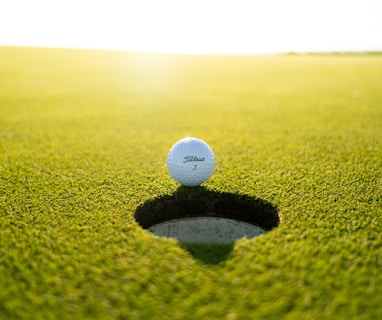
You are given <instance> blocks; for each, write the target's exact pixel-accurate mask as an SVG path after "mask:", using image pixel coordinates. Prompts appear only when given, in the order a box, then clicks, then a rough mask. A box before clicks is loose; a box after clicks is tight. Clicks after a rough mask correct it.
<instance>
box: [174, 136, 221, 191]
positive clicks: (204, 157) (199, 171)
mask: <svg viewBox="0 0 382 320" xmlns="http://www.w3.org/2000/svg"><path fill="white" fill-rule="evenodd" d="M167 169H168V172H169V173H170V175H171V177H172V178H173V179H174V180H175V181H177V182H178V183H180V184H181V185H183V186H186V187H195V186H199V185H201V184H202V183H203V182H205V181H206V180H207V179H208V178H209V177H210V176H211V175H212V173H213V172H214V169H215V156H214V153H213V151H212V149H211V148H210V146H209V145H208V144H207V143H205V142H204V141H202V140H200V139H197V138H190V137H188V138H184V139H182V140H179V141H178V142H177V143H175V144H174V145H173V146H172V147H171V149H170V151H169V153H168V156H167Z"/></svg>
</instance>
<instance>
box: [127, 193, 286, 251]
mask: <svg viewBox="0 0 382 320" xmlns="http://www.w3.org/2000/svg"><path fill="white" fill-rule="evenodd" d="M134 217H135V219H136V221H137V222H138V223H139V224H140V225H141V226H142V228H144V229H147V230H148V231H150V232H152V233H153V234H155V235H157V236H160V237H170V238H176V239H177V240H179V241H180V242H181V243H215V244H228V243H233V242H234V241H235V240H237V239H241V238H244V237H246V238H248V239H250V238H253V237H256V236H259V235H262V234H264V233H266V232H268V231H270V230H271V229H273V228H275V227H277V226H278V224H279V223H280V218H279V214H278V212H277V210H276V207H275V206H273V205H271V204H270V203H269V202H267V201H264V200H262V199H259V198H256V197H250V196H247V195H239V194H233V193H224V192H214V191H209V190H206V189H204V188H203V187H198V188H192V189H190V188H184V187H181V188H179V190H178V191H177V192H176V193H174V194H173V195H169V196H163V197H158V198H156V199H153V200H149V201H147V202H146V203H144V204H143V205H141V206H139V207H138V208H137V210H136V211H135V214H134Z"/></svg>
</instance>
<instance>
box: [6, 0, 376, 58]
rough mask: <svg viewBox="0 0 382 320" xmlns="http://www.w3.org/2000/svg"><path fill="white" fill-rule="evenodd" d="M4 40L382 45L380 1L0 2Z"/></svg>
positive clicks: (122, 45) (186, 47)
mask: <svg viewBox="0 0 382 320" xmlns="http://www.w3.org/2000/svg"><path fill="white" fill-rule="evenodd" d="M0 45H21V46H48V47H77V48H102V49H121V50H133V51H155V52H174V53H275V52H286V51H371V50H379V51H382V0H262V1H258V0H252V1H249V0H231V1H229V0H187V1H183V0H152V1H150V0H133V1H130V0H62V1H57V0H0Z"/></svg>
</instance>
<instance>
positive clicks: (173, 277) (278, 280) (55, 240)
mask: <svg viewBox="0 0 382 320" xmlns="http://www.w3.org/2000/svg"><path fill="white" fill-rule="evenodd" d="M185 136H195V137H199V138H201V139H203V140H205V141H206V142H207V143H208V144H209V145H210V146H211V147H212V148H213V150H214V152H215V156H216V170H215V173H214V175H213V176H212V177H211V179H209V180H208V181H207V182H206V183H205V184H203V188H197V189H196V190H197V191H196V192H205V193H206V194H208V192H211V193H214V194H219V193H228V194H231V195H232V196H236V195H246V196H249V197H256V198H259V199H261V200H264V201H266V202H269V203H270V204H272V206H274V207H275V208H277V210H278V212H279V213H280V214H281V215H282V217H283V220H282V222H281V223H280V224H279V226H277V227H276V228H274V229H272V230H271V231H270V232H268V233H267V234H265V235H262V236H259V237H257V238H253V239H240V240H237V241H235V242H234V243H233V244H231V245H228V246H215V245H187V244H181V243H178V242H177V240H175V239H168V238H159V237H156V236H154V235H152V234H151V233H149V232H148V231H147V230H144V229H142V228H141V227H140V225H139V224H138V223H137V222H136V221H135V220H134V213H135V210H136V209H137V208H138V207H139V206H141V205H143V204H145V203H146V202H147V201H153V200H155V199H158V198H160V197H179V196H181V195H182V194H183V193H186V194H187V193H191V194H192V193H193V192H195V191H194V189H191V190H184V189H183V188H179V186H178V185H177V184H176V183H175V182H174V181H173V180H172V179H171V178H170V176H169V175H168V173H167V169H166V164H165V162H166V156H167V152H168V150H169V148H170V147H171V145H172V144H173V143H175V142H176V141H177V140H179V139H181V138H183V137H185ZM381 169H382V56H381V55H284V56H268V57H267V56H181V55H180V56H171V55H155V54H134V53H123V52H107V51H86V50H84V51H81V50H64V49H32V48H5V47H3V48H0V288H1V289H0V318H1V319H8V318H9V319H54V318H61V319H64V318H67V319H69V318H70V319H113V318H116V319H117V318H121V319H229V320H233V319H347V320H348V319H381V318H382V304H381V301H382V273H381V270H382V237H381V233H382V173H381Z"/></svg>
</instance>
